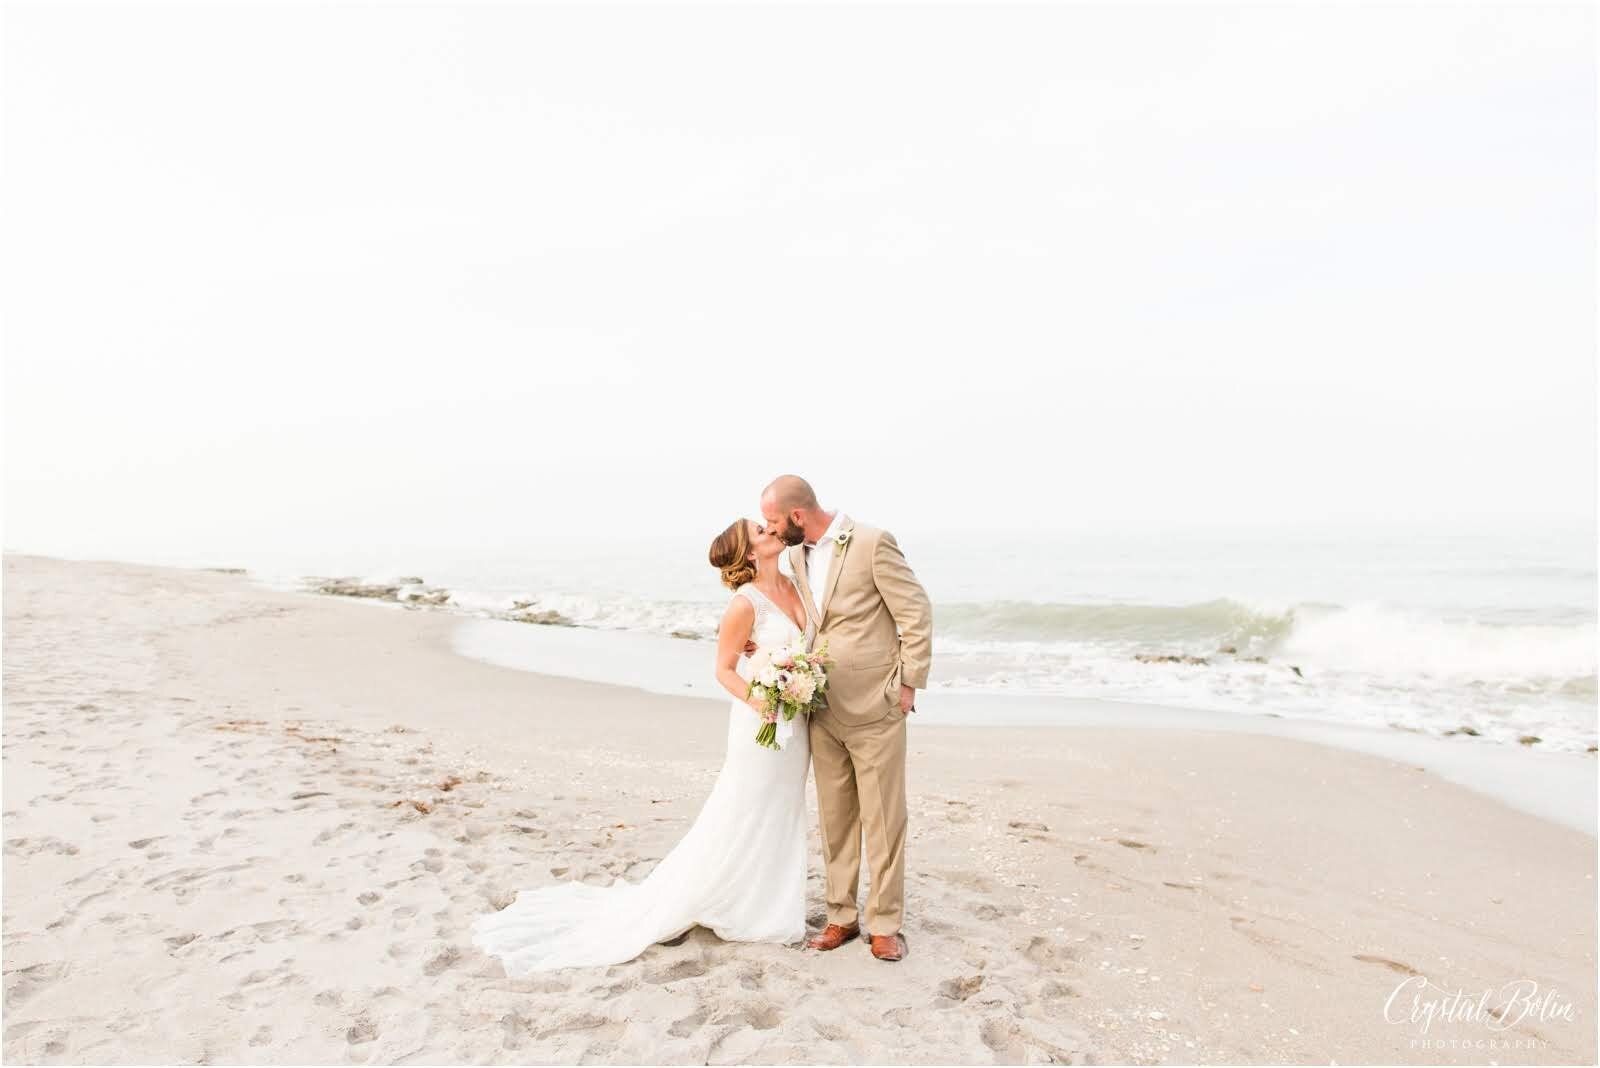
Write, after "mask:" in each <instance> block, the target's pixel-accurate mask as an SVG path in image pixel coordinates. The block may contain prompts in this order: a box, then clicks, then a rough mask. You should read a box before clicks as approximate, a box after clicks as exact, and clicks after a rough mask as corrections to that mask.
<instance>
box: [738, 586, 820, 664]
mask: <svg viewBox="0 0 1600 1068" xmlns="http://www.w3.org/2000/svg"><path fill="white" fill-rule="evenodd" d="M785 581H787V580H785ZM733 592H734V595H735V596H739V597H744V598H745V599H746V600H748V601H749V602H750V604H751V605H753V606H754V607H755V610H756V622H755V625H754V626H753V627H751V628H750V640H751V641H753V642H755V643H756V644H757V645H759V646H761V647H763V648H774V647H776V646H779V645H784V644H786V643H788V642H791V641H794V640H795V639H796V638H798V637H800V636H801V635H802V634H803V633H804V632H803V631H802V630H801V629H800V628H799V627H796V626H795V625H794V620H792V619H790V618H789V616H788V614H787V613H785V612H784V610H783V609H781V608H779V607H778V606H777V605H776V604H774V603H773V602H772V600H771V598H769V597H768V596H767V595H766V594H764V593H762V592H761V591H760V590H758V589H756V587H755V584H754V583H751V582H746V583H745V584H744V585H743V586H740V587H739V588H738V589H737V590H734V591H733Z"/></svg>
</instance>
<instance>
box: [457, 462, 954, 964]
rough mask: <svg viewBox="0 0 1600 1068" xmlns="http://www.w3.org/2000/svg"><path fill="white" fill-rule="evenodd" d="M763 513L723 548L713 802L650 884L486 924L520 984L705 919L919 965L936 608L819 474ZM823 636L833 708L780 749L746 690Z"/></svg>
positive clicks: (545, 905) (630, 952) (715, 550)
mask: <svg viewBox="0 0 1600 1068" xmlns="http://www.w3.org/2000/svg"><path fill="white" fill-rule="evenodd" d="M761 515H762V518H763V520H764V522H762V523H757V522H755V521H753V520H747V519H739V520H735V521H734V522H733V523H732V524H731V525H730V526H729V527H728V528H727V529H726V530H724V531H723V532H722V533H721V534H718V535H717V537H716V539H715V540H714V541H713V542H712V543H711V551H710V560H711V564H712V566H713V567H715V568H717V569H718V570H719V571H720V572H721V574H722V581H723V584H724V585H726V586H727V587H728V588H730V589H731V590H733V596H732V598H731V599H730V600H729V601H728V607H727V609H726V611H725V612H724V613H723V616H722V624H721V627H720V628H719V630H718V632H717V652H716V665H715V667H716V676H717V681H718V682H720V683H721V684H722V685H723V686H724V687H725V688H726V689H727V690H728V692H729V693H730V694H732V695H733V701H732V704H731V706H730V708H729V710H728V742H727V755H726V756H725V757H724V758H723V763H722V771H721V772H720V773H719V774H718V775H717V781H716V783H715V785H713V786H712V788H711V794H710V796H709V797H707V798H706V802H705V805H704V806H703V807H702V808H701V810H700V814H699V815H698V816H697V817H695V821H694V823H693V824H692V825H691V826H690V827H689V830H688V832H687V833H686V834H685V835H684V836H683V838H681V839H679V841H678V844H677V845H675V846H674V847H673V848H672V850H671V852H669V853H668V854H667V855H666V856H665V857H663V858H662V859H661V861H660V863H658V864H657V865H656V866H655V868H654V869H653V870H652V871H651V872H650V874H649V875H648V876H646V877H645V879H644V880H643V881H642V882H638V883H630V882H628V881H626V880H624V879H618V880H617V881H616V882H615V883H613V884H612V885H610V886H590V885H588V884H586V883H581V882H577V881H569V882H565V883H560V884H558V885H555V886H543V887H538V888H535V889H527V890H521V891H518V893H517V895H516V899H515V900H514V901H513V902H512V903H511V904H510V905H508V906H506V907H505V908H504V909H502V910H500V911H499V912H492V913H488V914H485V915H482V916H479V917H478V918H477V919H476V920H475V921H474V922H473V936H472V940H473V943H474V944H475V945H477V946H478V947H479V948H480V949H482V950H483V951H484V952H486V953H488V954H490V955H492V956H495V957H499V958H500V959H501V961H502V963H503V964H504V966H505V971H506V974H507V975H508V976H509V977H511V978H522V977H525V976H528V975H531V974H533V973H534V972H540V971H549V970H552V969H556V968H575V967H603V966H607V965H612V964H620V963H622V962H624V961H628V960H632V959H633V958H635V957H637V956H638V955H639V954H641V953H643V952H644V951H645V950H646V949H648V948H649V947H650V946H652V945H654V944H656V943H658V942H673V941H676V940H677V939H678V938H679V937H680V936H682V935H686V934H687V933H688V932H689V930H690V929H691V928H693V927H696V926H700V927H706V928H709V929H710V930H711V931H712V932H713V933H715V934H716V935H717V937H719V938H721V939H723V940H724V941H728V942H777V943H782V944H797V943H800V942H802V941H803V942H805V944H806V945H808V946H809V947H811V948H812V949H816V950H832V949H837V948H839V947H840V946H841V945H844V944H845V943H847V942H849V941H851V940H853V939H855V938H857V937H858V936H860V935H861V934H862V923H863V921H865V925H866V934H867V944H868V946H869V947H870V949H871V952H872V955H873V956H874V957H876V958H877V959H879V960H883V961H898V960H900V959H902V958H903V957H904V956H905V955H906V952H907V944H906V940H905V938H904V936H903V935H902V934H901V923H902V920H903V918H904V912H905V848H906V717H907V716H909V715H911V713H913V712H914V711H915V710H916V691H917V690H920V689H923V688H925V687H926V686H927V683H928V668H929V666H930V664H931V662H932V655H933V609H932V606H931V605H930V603H929V601H928V595H927V593H926V592H925V591H924V590H923V588H922V585H921V584H920V583H919V582H918V581H917V577H916V575H914V574H913V573H912V571H911V567H910V565H908V564H907V563H906V558H905V556H904V555H902V554H901V552H900V547H899V545H897V544H896V543H895V540H894V538H893V537H892V536H891V535H890V534H889V532H888V531H886V530H878V529H876V528H874V527H869V526H865V525H863V524H859V523H856V522H854V521H853V520H852V519H851V518H850V517H849V516H847V515H845V514H844V513H842V512H830V511H826V510H824V509H823V508H822V506H821V505H820V504H819V503H818V502H817V495H816V493H815V492H814V491H813V490H812V488H811V486H810V484H809V483H807V482H806V480H805V479H803V478H800V477H798V476H796V475H784V476H782V477H780V478H777V479H775V480H774V481H773V482H772V483H771V484H770V485H768V486H767V488H766V489H765V490H764V491H763V492H762V494H761ZM823 643H826V647H827V650H828V654H829V657H830V659H831V660H832V661H833V667H831V668H830V669H828V672H827V686H826V696H825V706H823V707H818V706H819V705H822V702H817V703H815V704H813V706H812V710H811V712H810V714H809V715H807V716H806V720H807V722H803V723H796V724H794V725H793V727H792V733H789V734H788V737H787V739H786V740H784V741H783V743H782V745H781V747H780V748H776V749H773V748H766V747H763V746H762V745H758V744H757V743H756V741H755V740H754V737H755V733H756V731H757V729H758V728H760V727H761V725H762V722H763V717H766V718H768V719H770V714H769V713H767V710H766V707H765V706H764V704H763V703H762V702H761V701H760V700H759V699H757V698H753V697H749V696H747V695H748V693H749V691H750V677H751V663H750V659H749V654H751V653H754V652H756V651H758V650H764V651H767V652H773V651H776V650H782V649H794V648H796V647H801V648H803V649H805V650H811V649H814V648H820V647H821V646H822V644H823ZM780 736H781V735H780ZM807 764H810V765H811V766H812V768H813V769H814V772H815V775H816V781H817V816H818V823H819V824H820V830H821V832H822V835H821V836H822V855H823V861H824V864H825V865H826V869H827V882H828V891H827V892H828V917H827V925H826V926H825V927H824V928H823V929H822V930H821V931H819V932H817V933H816V934H815V935H813V936H812V937H811V938H809V939H807V937H806V923H805V913H806V908H805V887H806V866H807V865H806V818H805V816H806V765H807ZM863 837H865V840H866V853H867V865H868V868H869V869H870V884H869V886H868V893H867V901H866V910H865V914H864V915H863V914H862V913H861V912H860V910H859V909H858V907H857V890H858V888H859V883H860V878H861V847H862V839H863Z"/></svg>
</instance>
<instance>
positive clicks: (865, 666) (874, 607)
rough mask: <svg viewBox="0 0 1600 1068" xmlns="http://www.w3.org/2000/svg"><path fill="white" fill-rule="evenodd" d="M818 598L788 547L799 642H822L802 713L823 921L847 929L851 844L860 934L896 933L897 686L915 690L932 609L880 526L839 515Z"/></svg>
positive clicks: (901, 808)
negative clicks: (864, 880) (800, 622)
mask: <svg viewBox="0 0 1600 1068" xmlns="http://www.w3.org/2000/svg"><path fill="white" fill-rule="evenodd" d="M838 519H839V522H838V525H839V529H840V536H841V537H843V538H844V539H845V541H844V544H843V545H839V544H838V543H837V542H836V543H835V547H834V550H833V560H832V561H831V563H830V565H829V570H828V577H827V583H826V585H824V586H823V593H822V603H821V604H816V603H814V599H813V594H812V590H811V579H810V576H808V575H807V574H806V554H805V548H804V546H799V545H797V546H795V547H794V548H793V549H791V550H789V563H790V565H791V567H792V569H793V571H794V574H795V577H796V578H797V579H799V582H798V583H797V585H798V586H799V587H800V599H801V601H803V602H804V603H805V606H806V637H807V638H808V639H809V640H810V642H811V648H816V647H817V646H818V645H819V644H820V643H821V642H824V641H825V642H827V643H828V654H829V655H830V656H831V657H833V660H834V666H833V668H832V670H830V671H829V673H828V690H827V702H828V706H827V708H825V709H823V710H821V711H820V712H817V713H815V714H813V715H812V716H811V724H810V738H811V769H812V774H813V775H814V776H815V777H816V781H817V818H818V822H819V824H820V827H819V830H820V831H821V832H822V857H823V862H824V863H825V864H826V866H827V876H828V922H829V923H834V924H838V925H839V926H841V927H846V928H848V927H851V926H853V925H855V924H857V923H858V922H859V921H860V920H861V919H863V917H862V916H861V911H860V909H859V908H858V904H857V894H858V890H859V885H860V879H861V844H862V840H863V839H865V841H866V846H867V864H868V867H870V868H871V870H872V885H871V888H870V891H869V893H868V895H867V905H866V915H865V917H864V919H865V921H866V927H867V932H868V933H869V934H881V935H892V934H897V933H898V932H899V930H900V926H901V924H902V922H903V921H904V919H905V846H906V721H905V714H904V713H903V712H901V711H900V686H901V684H904V685H907V686H911V687H914V688H915V689H919V690H920V689H923V688H925V687H926V686H927V685H928V667H929V664H930V663H931V662H932V659H933V608H932V606H931V605H930V604H929V603H928V595H927V594H926V593H924V592H923V589H922V584H921V583H919V582H918V581H917V578H916V576H915V575H913V574H912V573H911V567H910V565H908V564H907V563H906V558H905V557H904V556H903V555H902V554H901V552H900V546H898V545H896V544H895V540H894V538H893V537H892V536H891V535H890V534H889V532H888V531H886V530H878V529H876V528H875V527H867V526H859V525H857V524H856V523H854V522H852V521H851V519H850V517H849V516H839V517H838Z"/></svg>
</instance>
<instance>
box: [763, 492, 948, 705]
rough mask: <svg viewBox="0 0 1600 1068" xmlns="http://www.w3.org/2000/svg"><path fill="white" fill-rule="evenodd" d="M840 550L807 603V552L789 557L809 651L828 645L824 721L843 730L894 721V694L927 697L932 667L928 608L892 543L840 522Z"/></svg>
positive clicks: (885, 535)
mask: <svg viewBox="0 0 1600 1068" xmlns="http://www.w3.org/2000/svg"><path fill="white" fill-rule="evenodd" d="M839 527H840V536H841V537H843V538H845V543H844V545H843V546H842V547H841V546H839V545H838V544H835V546H834V550H833V559H832V561H831V562H830V566H829V569H828V578H827V583H826V585H824V586H823V592H822V603H821V604H815V603H813V598H812V592H811V580H810V578H809V576H808V575H807V573H806V553H805V547H804V546H802V545H796V546H794V547H793V548H791V549H790V550H789V563H790V565H791V566H792V568H793V570H794V573H795V576H796V578H798V579H799V583H798V584H799V587H800V594H801V600H802V601H803V602H804V603H805V608H806V635H807V637H808V638H809V639H810V643H809V644H810V646H811V647H812V648H815V647H817V646H818V645H820V644H821V643H822V642H824V641H825V642H827V643H828V652H829V655H831V656H832V657H833V660H834V669H833V671H832V672H831V673H830V674H829V676H828V695H827V699H828V710H827V713H826V714H827V715H831V716H834V717H836V718H837V719H838V720H839V721H840V722H841V723H843V724H846V725H865V724H867V723H875V722H877V721H878V720H880V719H882V718H883V717H884V716H888V715H899V714H900V687H901V685H906V686H910V687H911V688H913V689H917V690H922V689H926V688H927V685H928V669H929V667H930V666H932V663H933V606H932V605H931V604H930V603H929V601H928V595H927V593H926V592H924V590H923V589H922V584H921V583H919V582H918V581H917V577H916V575H915V574H913V573H912V571H911V566H910V565H909V564H907V563H906V558H905V556H904V555H903V554H902V553H901V552H900V546H899V545H898V544H896V542H895V540H894V535H892V534H890V533H889V532H888V531H887V530H879V529H877V528H876V527H869V526H864V525H860V524H857V523H856V522H855V521H854V520H852V519H850V517H849V516H844V517H843V518H842V519H841V521H840V524H839Z"/></svg>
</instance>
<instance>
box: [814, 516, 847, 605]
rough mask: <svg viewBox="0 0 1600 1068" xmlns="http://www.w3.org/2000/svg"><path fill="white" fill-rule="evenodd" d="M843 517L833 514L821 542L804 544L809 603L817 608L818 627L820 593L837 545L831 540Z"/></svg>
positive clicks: (824, 585) (826, 581) (826, 580)
mask: <svg viewBox="0 0 1600 1068" xmlns="http://www.w3.org/2000/svg"><path fill="white" fill-rule="evenodd" d="M844 517H845V516H844V513H843V512H835V513H833V522H831V523H829V524H828V529H827V531H826V532H824V533H823V535H822V540H821V541H818V542H817V543H816V544H815V545H813V544H811V543H810V542H807V543H806V549H805V552H806V578H807V579H808V580H809V581H810V583H811V601H812V603H813V604H815V605H816V606H817V613H818V616H819V618H818V619H817V624H818V625H819V626H820V625H821V624H822V620H821V618H820V615H821V613H822V591H824V590H826V589H827V588H828V569H829V568H831V567H832V566H833V550H834V548H835V547H836V546H837V544H838V543H837V542H835V541H834V540H833V539H834V537H835V536H837V535H838V533H839V524H840V523H841V522H842V521H843V520H844Z"/></svg>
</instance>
